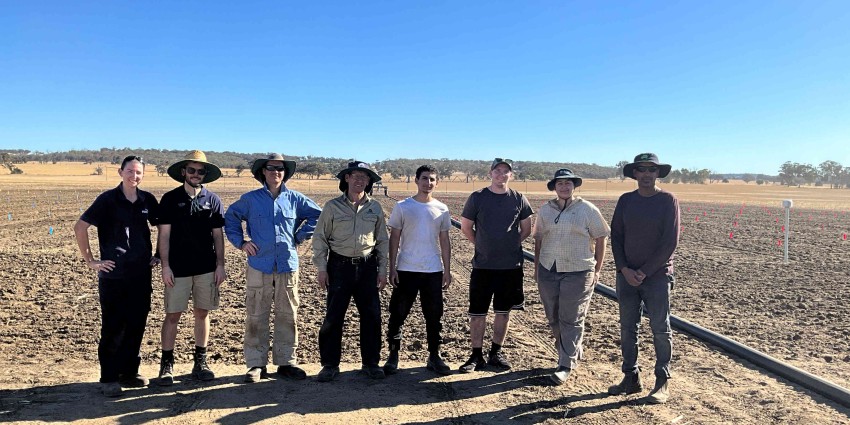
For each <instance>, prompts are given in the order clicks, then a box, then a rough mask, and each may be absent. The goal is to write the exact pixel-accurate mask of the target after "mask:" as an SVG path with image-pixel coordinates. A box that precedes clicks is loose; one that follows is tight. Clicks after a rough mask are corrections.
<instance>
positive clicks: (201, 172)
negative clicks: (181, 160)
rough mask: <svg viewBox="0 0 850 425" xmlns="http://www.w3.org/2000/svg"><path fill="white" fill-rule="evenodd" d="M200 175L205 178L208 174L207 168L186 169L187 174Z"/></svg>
mask: <svg viewBox="0 0 850 425" xmlns="http://www.w3.org/2000/svg"><path fill="white" fill-rule="evenodd" d="M195 173H198V175H199V176H203V175H206V174H207V169H206V168H194V167H186V174H195Z"/></svg>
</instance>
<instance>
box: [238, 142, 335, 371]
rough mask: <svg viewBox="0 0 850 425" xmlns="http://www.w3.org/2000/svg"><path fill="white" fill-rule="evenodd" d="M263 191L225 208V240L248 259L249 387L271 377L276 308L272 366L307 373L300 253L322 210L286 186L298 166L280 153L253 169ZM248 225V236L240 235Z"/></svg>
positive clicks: (244, 346)
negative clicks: (301, 346) (302, 364)
mask: <svg viewBox="0 0 850 425" xmlns="http://www.w3.org/2000/svg"><path fill="white" fill-rule="evenodd" d="M251 173H252V174H253V175H254V178H256V179H257V181H259V182H260V183H262V184H263V187H261V188H259V189H256V190H252V191H250V192H248V193H246V194H244V195H242V197H240V198H239V200H238V201H236V202H234V203H233V204H232V205H230V207H229V208H228V209H227V213H226V214H225V216H224V221H225V225H224V228H225V233H226V234H227V239H228V240H229V241H230V242H231V243H232V244H233V246H235V247H236V248H237V249H240V250H242V251H243V252H245V254H246V255H247V256H248V266H247V271H246V280H247V288H246V290H245V298H246V299H245V306H246V307H245V310H246V312H245V313H246V314H245V316H246V317H245V341H244V344H243V348H244V350H245V363H246V364H247V366H248V373H247V374H245V381H246V382H257V381H259V380H260V379H262V378H266V377H267V376H268V372H267V371H266V365H267V364H268V361H269V315H270V313H271V309H272V304H274V343H273V344H272V347H273V349H272V361H273V362H274V364H275V365H277V366H278V368H277V373H278V374H279V375H280V376H282V377H284V378H287V379H295V380H301V379H304V378H306V377H307V374H306V373H305V372H304V370H303V369H301V368H299V367H298V366H297V365H298V356H297V349H298V324H297V319H298V314H297V313H298V304H299V302H298V284H299V275H298V251H297V250H296V247H297V246H298V245H300V244H301V243H303V242H305V241H307V240H309V239H310V238H311V237H312V236H313V231H314V230H315V228H316V220H318V218H319V213H321V211H322V209H321V208H319V206H318V205H317V204H316V203H315V202H313V200H312V199H310V198H308V197H306V196H304V195H303V194H302V193H300V192H296V191H294V190H291V189H289V188H287V187H286V181H287V180H289V179H290V178H291V177H292V175H293V174H294V173H295V161H290V160H287V159H285V158H284V157H283V155H281V154H278V153H272V154H269V155H267V156H265V157H263V158H258V159H256V160H255V161H254V163H253V165H252V166H251ZM242 222H246V223H247V229H248V234H247V235H245V234H244V232H243V231H242Z"/></svg>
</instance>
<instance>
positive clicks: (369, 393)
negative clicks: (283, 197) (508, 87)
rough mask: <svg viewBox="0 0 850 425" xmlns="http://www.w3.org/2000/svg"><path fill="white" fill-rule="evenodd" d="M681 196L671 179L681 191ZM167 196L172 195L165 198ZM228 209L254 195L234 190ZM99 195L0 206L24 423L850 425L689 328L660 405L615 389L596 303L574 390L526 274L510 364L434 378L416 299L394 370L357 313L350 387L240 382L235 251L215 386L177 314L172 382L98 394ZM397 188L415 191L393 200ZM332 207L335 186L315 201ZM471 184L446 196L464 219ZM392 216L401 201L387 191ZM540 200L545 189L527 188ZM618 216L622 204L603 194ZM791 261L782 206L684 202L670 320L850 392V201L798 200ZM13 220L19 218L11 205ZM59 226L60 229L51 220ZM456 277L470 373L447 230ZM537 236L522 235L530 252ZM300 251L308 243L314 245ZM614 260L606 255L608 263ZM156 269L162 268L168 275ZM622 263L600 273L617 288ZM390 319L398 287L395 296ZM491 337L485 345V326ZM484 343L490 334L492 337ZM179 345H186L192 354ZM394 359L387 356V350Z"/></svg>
mask: <svg viewBox="0 0 850 425" xmlns="http://www.w3.org/2000/svg"><path fill="white" fill-rule="evenodd" d="M671 190H675V186H673V187H672V188H671ZM152 192H153V193H154V194H155V195H156V196H161V194H162V190H152ZM217 192H218V193H219V194H220V195H221V197H222V200H223V202H224V204H225V205H229V204H230V203H231V202H233V201H234V200H235V199H236V198H237V197H238V196H239V195H240V194H241V193H242V192H244V190H234V191H221V190H217ZM98 193H100V190H99V189H98V190H94V189H91V188H84V187H80V188H65V189H60V190H58V191H51V192H50V193H45V192H43V191H32V190H31V191H29V192H28V191H26V190H24V189H21V190H16V189H15V188H3V192H2V193H0V199H2V201H3V205H4V206H6V208H7V209H8V210H9V211H6V214H12V217H11V218H12V219H11V220H8V218H9V217H8V216H7V217H5V218H6V220H5V221H0V279H2V281H3V282H4V284H3V285H2V289H0V291H2V292H1V293H0V296H2V298H0V299H2V304H3V309H2V311H0V320H2V322H0V340H2V342H3V343H2V344H0V350H3V353H2V356H0V358H2V359H3V360H0V363H2V370H3V373H2V374H0V387H2V388H3V389H2V390H0V391H2V392H0V394H2V399H0V403H2V404H0V415H2V416H0V417H4V419H6V420H12V421H26V420H74V419H86V420H90V421H93V422H103V423H111V422H114V421H116V420H117V418H118V417H119V416H127V417H132V418H136V420H138V421H148V420H156V419H163V420H165V418H169V417H171V416H173V415H181V417H184V418H185V419H186V420H189V421H192V420H194V421H213V420H226V419H227V418H229V419H230V420H236V421H239V422H241V421H243V420H244V421H249V420H250V421H256V420H263V419H265V420H269V421H275V420H280V421H291V422H295V421H299V422H308V423H310V422H312V423H321V422H328V421H330V420H334V421H340V420H347V421H349V422H353V423H374V422H375V421H378V420H381V421H384V422H385V423H402V422H406V423H443V422H446V421H452V420H454V421H455V422H456V423H494V422H499V421H507V420H512V421H513V422H517V421H518V422H519V423H539V422H542V421H545V420H547V419H559V418H563V417H564V415H565V414H568V416H571V417H576V418H577V419H576V420H581V421H587V422H590V423H594V422H595V423H610V422H612V421H628V422H629V423H657V422H661V421H674V420H675V421H676V422H678V423H686V422H687V423H718V422H742V423H756V422H757V423H801V422H809V423H840V422H848V419H847V418H848V416H847V415H848V409H846V408H844V407H841V406H839V405H837V404H835V403H831V402H828V401H826V400H825V399H823V398H822V397H819V396H817V395H813V394H812V393H810V392H807V391H803V390H801V389H800V388H799V387H797V386H795V385H792V384H789V383H788V382H786V381H783V380H777V379H776V378H775V377H772V376H769V375H767V374H764V373H762V372H761V371H759V370H758V369H756V368H754V367H753V366H752V365H749V364H747V363H745V362H743V363H742V362H738V361H736V360H734V359H730V358H729V357H728V356H727V355H725V354H723V353H722V352H718V351H717V350H715V349H713V348H712V347H708V346H706V345H705V344H703V343H699V342H696V341H694V340H692V339H690V338H688V337H687V336H686V335H682V334H677V335H676V339H675V341H674V343H675V348H674V359H673V380H672V381H671V383H672V385H673V388H674V389H675V391H674V392H673V395H674V397H673V398H672V399H671V400H670V403H669V404H667V405H664V406H651V407H650V406H645V405H643V404H642V403H640V402H639V401H638V399H637V398H636V397H626V398H623V397H609V396H607V395H606V394H605V389H606V388H607V387H608V385H610V384H612V383H615V382H616V381H617V380H618V379H619V377H620V376H621V374H620V370H619V363H620V353H619V346H618V344H619V326H618V323H617V309H616V305H615V304H614V303H613V302H612V301H609V300H606V299H605V298H603V297H600V296H594V299H593V301H592V302H591V307H590V314H589V317H588V319H587V324H586V326H587V329H586V334H585V341H584V345H585V358H584V360H583V361H582V362H581V363H580V364H579V367H578V368H577V370H576V371H575V372H574V373H573V374H572V375H571V376H570V378H569V380H568V382H567V384H566V385H564V386H561V387H552V386H549V385H548V381H547V380H546V379H545V376H544V375H546V374H547V373H549V372H550V371H551V369H552V368H553V367H554V365H555V359H556V354H555V351H554V346H553V343H552V339H551V337H550V336H549V332H548V327H547V325H546V320H545V317H544V314H543V311H542V308H541V306H540V303H539V297H538V293H537V288H536V285H535V284H534V282H533V281H532V279H531V270H530V268H529V266H526V279H525V297H526V311H525V312H521V313H518V314H514V315H512V319H513V320H512V323H511V326H512V330H511V332H510V334H509V337H508V341H507V342H506V344H505V349H504V350H505V353H506V355H507V356H508V357H509V358H510V360H511V362H512V363H513V369H512V370H511V371H510V372H505V373H495V372H487V371H485V372H476V373H472V374H468V375H458V374H452V375H450V376H446V377H438V376H437V375H435V374H431V373H429V372H427V371H426V370H425V368H424V365H425V360H426V357H427V351H426V347H425V332H424V330H425V328H424V321H423V319H422V315H421V313H420V312H419V311H418V306H415V307H414V310H413V312H412V313H411V315H410V316H409V317H408V319H407V321H406V323H405V327H404V339H403V345H402V350H401V368H402V371H401V373H399V374H398V375H393V376H391V377H389V378H387V379H386V380H383V381H371V380H369V379H367V378H366V377H365V376H362V375H359V374H358V373H357V370H358V369H359V362H360V359H359V350H358V348H357V346H358V341H357V338H356V335H357V324H358V320H357V317H356V316H355V313H354V308H353V307H352V308H350V309H349V312H348V314H349V318H348V320H347V321H346V323H347V325H346V330H345V335H346V336H345V338H344V341H343V344H344V347H343V362H344V365H343V368H342V372H343V373H342V375H341V377H340V379H339V381H335V382H333V383H331V384H330V385H327V384H325V385H320V384H318V383H316V382H314V380H312V379H308V380H307V381H300V382H289V381H282V380H270V381H264V382H262V383H260V384H256V385H254V386H250V385H242V384H241V383H240V381H241V378H242V375H243V374H244V372H245V369H244V362H243V359H242V337H243V334H244V308H245V307H244V287H245V275H244V257H243V254H242V253H240V252H238V251H236V250H234V249H232V248H231V247H229V246H228V247H227V248H226V254H227V273H228V276H229V279H228V280H227V281H226V282H225V284H224V285H223V287H222V295H221V309H220V310H218V311H215V312H213V313H212V337H211V340H210V341H211V342H210V346H209V355H210V364H211V366H212V367H213V368H214V369H215V370H216V372H217V375H218V376H219V377H220V378H219V379H217V380H215V381H212V382H210V383H203V384H201V383H197V382H194V381H192V380H191V379H190V378H189V376H188V374H189V372H190V370H191V358H190V357H189V356H190V353H191V347H192V344H193V338H192V330H191V323H190V321H189V320H188V319H184V320H183V322H181V325H180V329H179V334H178V338H177V349H176V350H175V353H178V358H177V367H176V371H175V372H176V374H177V380H178V382H177V383H176V384H175V386H174V387H171V388H168V389H161V388H155V387H151V388H149V389H139V390H132V391H128V392H127V395H126V396H125V397H124V398H122V399H119V400H121V401H119V402H111V401H110V402H105V401H103V399H101V398H100V396H99V395H98V393H97V386H96V384H95V382H96V380H97V353H96V347H97V339H98V331H97V329H98V321H99V317H98V307H97V282H96V278H95V276H94V275H93V273H92V272H91V271H89V270H87V269H86V268H85V267H84V266H83V265H82V264H81V263H80V260H79V254H78V253H77V250H76V246H75V244H74V240H73V230H72V226H73V223H74V221H76V219H77V218H78V217H79V214H80V211H79V206H80V205H83V206H85V205H88V204H89V203H91V201H92V200H93V199H94V197H95V196H96V195H97V194H98ZM390 194H391V195H394V196H397V197H403V196H407V194H400V193H393V192H392V191H391V192H390ZM309 195H310V196H311V197H313V199H315V200H316V201H317V202H318V203H320V204H322V203H324V201H325V200H327V199H329V198H330V197H331V196H335V195H336V193H323V194H322V193H315V194H314V193H311V194H309ZM466 195H467V194H437V198H438V199H440V200H441V201H443V202H444V203H446V204H447V205H448V206H449V208H450V210H451V211H452V214H453V216H455V217H457V216H458V215H459V213H460V210H461V208H462V204H463V202H464V200H465V199H466ZM378 197H379V198H380V199H382V203H383V206H384V208H385V211H386V212H387V213H389V212H390V209H391V208H392V206H393V204H394V201H392V200H391V199H388V198H384V197H383V196H382V194H380V195H378ZM530 198H531V201H532V205H533V206H534V207H535V209H536V208H538V207H539V206H540V204H542V203H543V202H544V200H545V199H546V198H544V197H540V196H531V197H530ZM591 201H593V202H594V203H595V204H596V205H597V206H599V208H600V209H601V210H602V212H603V214H604V215H605V217H606V219H609V220H610V215H611V212H612V211H613V208H614V202H615V201H614V200H606V199H601V200H596V199H591ZM793 212H794V215H793V216H792V224H791V226H792V229H793V233H792V238H791V244H792V245H791V262H790V264H789V265H783V264H782V261H781V259H782V252H781V247H780V246H779V245H778V242H779V240H780V239H781V236H780V232H781V230H780V226H781V225H782V220H781V219H778V220H777V217H778V214H779V213H780V210H779V208H778V207H776V208H763V207H757V206H746V205H741V204H721V203H709V202H700V203H696V202H683V203H682V223H683V228H682V234H681V242H680V245H679V249H678V251H677V262H676V279H677V280H676V285H675V288H674V290H673V294H674V296H673V307H672V310H673V313H674V314H676V315H679V316H681V317H683V318H686V319H688V320H691V321H694V322H696V323H698V324H700V325H702V326H705V327H707V328H709V329H712V330H715V331H717V332H720V333H723V334H725V335H727V336H729V337H732V338H735V339H736V340H738V341H740V342H743V343H745V344H748V345H750V346H752V347H754V348H756V349H759V350H761V351H764V352H766V353H768V354H770V355H772V356H774V357H776V358H779V359H781V360H783V361H786V362H788V363H790V364H793V365H795V366H797V367H800V368H802V369H805V370H807V371H810V372H813V373H816V374H818V375H820V376H822V377H824V378H827V379H830V380H832V381H833V382H836V383H838V384H840V385H843V386H845V387H846V386H850V375H848V372H850V356H848V355H847V354H846V349H845V347H846V344H845V343H844V341H846V340H847V338H848V336H850V324H848V323H845V322H844V321H843V320H842V318H846V317H848V311H847V309H848V308H850V307H848V306H847V303H845V302H843V294H844V293H845V291H846V285H847V284H848V283H847V282H848V271H847V270H848V268H847V267H846V265H844V264H842V262H841V258H845V259H846V258H847V253H848V245H847V243H848V242H847V241H845V240H844V239H843V237H842V235H843V234H844V233H847V232H850V226H849V225H848V223H850V218H848V216H847V214H846V211H839V210H805V209H799V210H797V209H795V210H793ZM4 215H5V214H4ZM51 228H52V233H51V232H50V229H51ZM451 236H452V244H453V264H452V271H453V274H454V275H455V281H454V282H453V284H452V286H451V287H450V289H449V291H448V292H447V294H446V311H445V314H444V319H443V323H444V331H443V337H444V339H445V344H444V345H443V348H442V351H443V355H444V357H445V358H446V361H447V362H449V364H450V365H451V366H453V367H454V368H456V367H457V366H459V365H460V363H462V362H463V361H464V360H465V358H466V356H467V355H468V349H469V343H468V324H467V323H468V322H467V316H466V308H467V296H468V292H467V287H466V285H467V284H468V278H469V260H470V257H471V255H472V250H471V246H470V245H469V243H468V242H466V241H465V240H464V239H463V238H462V237H461V236H460V234H459V232H458V231H456V230H453V231H452V232H451ZM530 244H531V242H530V240H528V241H527V242H526V245H527V248H531V245H530ZM302 254H303V253H302ZM609 261H610V256H609ZM157 275H158V274H157V273H155V274H154V276H157ZM613 276H614V274H613V265H612V264H606V266H605V267H604V268H603V276H602V278H601V281H602V283H606V284H610V283H612V282H613ZM381 302H382V307H383V314H384V317H383V322H384V325H385V324H386V320H387V316H386V307H387V304H388V302H389V292H385V293H384V294H383V295H382V298H381ZM299 313H300V314H299V321H300V325H301V326H300V330H301V340H300V346H299V356H300V359H301V361H302V362H303V363H304V365H305V369H306V370H307V371H308V373H309V374H310V375H312V376H315V374H316V373H317V372H318V346H317V333H318V328H319V326H320V324H321V320H322V317H323V315H324V293H323V292H322V291H321V290H319V289H318V288H317V286H316V285H315V269H314V268H313V267H312V264H311V263H310V256H309V255H304V256H302V278H301V307H300V309H299ZM162 315H163V312H162V283H161V282H160V281H159V280H158V277H155V280H154V301H153V305H152V312H151V315H150V316H149V320H148V329H147V332H146V333H145V339H144V342H143V345H142V351H143V352H142V355H143V364H144V366H143V371H145V373H146V374H147V376H150V377H152V376H154V375H155V374H156V365H157V364H158V362H159V359H158V356H159V327H158V323H159V321H160V320H161V317H162ZM641 336H642V345H641V349H642V350H644V351H645V353H644V354H643V355H641V361H642V363H641V366H642V368H643V369H642V370H643V372H642V373H644V374H646V378H648V379H649V381H650V382H651V380H652V378H651V373H652V372H651V364H650V363H649V362H650V360H648V359H651V358H652V357H651V356H650V355H646V354H651V350H652V345H651V344H650V343H649V339H648V338H649V334H648V331H647V326H646V324H645V323H644V326H643V327H642V334H641ZM485 338H489V335H488V336H487V337H485ZM485 340H486V339H485ZM180 353H182V354H180ZM382 355H383V356H386V343H384V350H383V351H382Z"/></svg>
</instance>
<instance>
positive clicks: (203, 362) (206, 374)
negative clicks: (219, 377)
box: [192, 352, 215, 381]
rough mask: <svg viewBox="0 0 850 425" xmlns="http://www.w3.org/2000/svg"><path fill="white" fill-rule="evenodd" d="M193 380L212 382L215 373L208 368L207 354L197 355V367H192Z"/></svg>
mask: <svg viewBox="0 0 850 425" xmlns="http://www.w3.org/2000/svg"><path fill="white" fill-rule="evenodd" d="M192 379H197V380H199V381H212V380H213V379H215V373H213V371H212V370H211V369H210V367H209V366H207V353H197V352H196V353H195V366H194V367H192Z"/></svg>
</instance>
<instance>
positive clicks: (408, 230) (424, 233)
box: [384, 165, 452, 375]
mask: <svg viewBox="0 0 850 425" xmlns="http://www.w3.org/2000/svg"><path fill="white" fill-rule="evenodd" d="M437 182H438V179H437V170H436V169H435V168H434V167H433V166H431V165H423V166H421V167H419V168H418V169H417V170H416V187H417V193H416V195H414V196H411V197H410V198H407V199H405V200H403V201H401V202H399V203H398V204H396V206H395V208H393V211H392V214H390V219H389V221H388V222H387V224H388V225H389V226H390V228H391V232H390V258H389V264H390V272H389V283H390V285H392V287H393V294H392V297H391V298H390V308H389V309H390V320H389V326H388V329H387V339H388V340H389V348H390V355H389V358H388V359H387V362H386V363H385V364H384V372H385V373H386V374H387V375H392V374H395V373H397V372H398V352H399V350H400V349H401V334H402V326H403V325H404V319H406V318H407V315H408V314H409V313H410V310H411V308H412V307H413V303H414V302H415V301H416V294H417V293H418V294H419V298H420V302H421V304H422V313H423V314H424V315H425V330H426V335H427V339H428V352H429V353H430V354H429V356H428V362H427V364H426V367H427V368H428V370H431V371H434V372H437V373H439V374H441V375H446V374H448V373H449V371H450V368H449V366H448V365H446V363H445V362H444V361H443V359H442V357H440V344H441V343H442V337H441V336H440V332H441V331H442V330H443V325H442V323H441V322H440V320H441V319H442V316H443V291H444V290H446V289H448V287H449V284H451V282H452V275H451V272H450V270H451V267H450V266H451V245H450V242H449V229H451V214H450V213H449V209H448V207H446V205H445V204H443V203H442V202H440V201H438V200H436V199H434V198H433V196H432V193H433V192H434V189H435V188H436V187H437Z"/></svg>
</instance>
